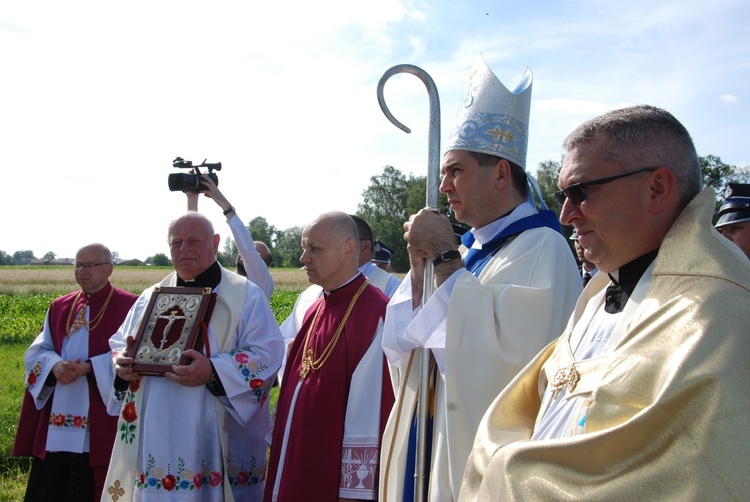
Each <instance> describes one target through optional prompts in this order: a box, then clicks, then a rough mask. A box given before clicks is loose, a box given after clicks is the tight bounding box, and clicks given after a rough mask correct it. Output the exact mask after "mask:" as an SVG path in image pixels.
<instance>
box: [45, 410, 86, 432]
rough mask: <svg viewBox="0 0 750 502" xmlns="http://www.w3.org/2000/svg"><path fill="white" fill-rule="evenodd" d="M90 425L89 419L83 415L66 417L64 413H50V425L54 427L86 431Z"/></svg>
mask: <svg viewBox="0 0 750 502" xmlns="http://www.w3.org/2000/svg"><path fill="white" fill-rule="evenodd" d="M88 424H89V421H88V418H86V417H85V416H82V415H69V414H68V415H65V414H63V413H58V414H55V413H50V415H49V425H52V426H54V427H72V428H74V429H85V428H86V427H87V426H88Z"/></svg>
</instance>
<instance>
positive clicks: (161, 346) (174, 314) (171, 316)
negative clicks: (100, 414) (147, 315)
mask: <svg viewBox="0 0 750 502" xmlns="http://www.w3.org/2000/svg"><path fill="white" fill-rule="evenodd" d="M177 312H178V311H177V310H173V311H172V312H170V313H169V315H168V316H166V315H160V316H159V319H168V321H167V325H166V326H164V331H162V333H161V343H160V344H159V350H164V344H166V343H167V338H168V337H169V330H170V329H172V325H173V324H174V322H175V321H176V320H177V319H186V317H185V316H181V315H177Z"/></svg>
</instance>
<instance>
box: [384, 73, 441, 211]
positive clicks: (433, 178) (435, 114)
mask: <svg viewBox="0 0 750 502" xmlns="http://www.w3.org/2000/svg"><path fill="white" fill-rule="evenodd" d="M397 73H410V74H412V75H414V76H416V77H418V78H419V79H420V80H421V81H422V82H423V83H424V85H425V87H426V88H427V95H428V96H429V98H430V124H429V135H428V152H427V194H426V195H427V201H426V202H427V204H426V206H427V207H429V208H433V209H436V208H437V207H438V193H439V185H440V98H439V96H438V90H437V86H436V85H435V81H434V80H432V77H430V75H429V74H428V73H427V72H426V71H424V70H423V69H422V68H420V67H418V66H414V65H410V64H400V65H396V66H393V67H391V68H389V69H388V70H386V72H385V73H383V76H382V77H380V81H378V104H379V105H380V109H381V110H382V111H383V114H384V115H385V116H386V118H388V120H390V121H391V123H392V124H393V125H395V126H396V127H398V128H399V129H401V130H402V131H404V132H405V133H407V134H409V133H411V129H410V128H409V127H407V126H405V125H404V124H402V123H401V122H400V121H399V120H398V119H396V117H394V116H393V114H392V113H391V111H390V110H389V109H388V105H386V103H385V97H384V96H383V89H384V88H385V83H386V81H388V79H389V78H391V77H392V76H393V75H396V74H397Z"/></svg>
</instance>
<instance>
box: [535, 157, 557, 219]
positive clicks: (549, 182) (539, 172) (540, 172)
mask: <svg viewBox="0 0 750 502" xmlns="http://www.w3.org/2000/svg"><path fill="white" fill-rule="evenodd" d="M561 168H562V161H561V162H557V161H554V160H545V161H544V162H540V163H539V166H537V169H536V180H537V182H538V183H539V189H540V190H541V191H542V199H544V203H545V204H547V207H548V208H549V209H551V210H552V211H554V212H555V214H557V216H560V209H561V208H560V204H558V203H557V201H556V200H555V196H554V193H555V192H557V190H558V188H557V179H558V178H559V177H560V169H561Z"/></svg>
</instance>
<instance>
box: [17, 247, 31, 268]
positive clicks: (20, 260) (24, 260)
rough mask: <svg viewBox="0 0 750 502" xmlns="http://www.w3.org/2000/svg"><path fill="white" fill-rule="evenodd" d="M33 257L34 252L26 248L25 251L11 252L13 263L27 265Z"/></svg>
mask: <svg viewBox="0 0 750 502" xmlns="http://www.w3.org/2000/svg"><path fill="white" fill-rule="evenodd" d="M34 259H36V257H35V256H34V252H33V251H31V250H28V249H27V250H26V251H16V252H15V253H13V263H15V264H16V265H27V264H28V263H29V262H30V261H31V260H34Z"/></svg>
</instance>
